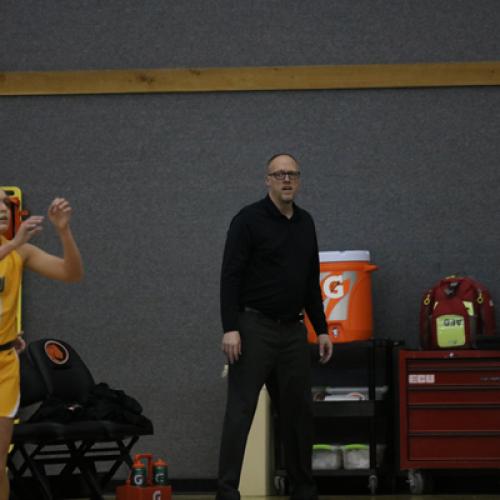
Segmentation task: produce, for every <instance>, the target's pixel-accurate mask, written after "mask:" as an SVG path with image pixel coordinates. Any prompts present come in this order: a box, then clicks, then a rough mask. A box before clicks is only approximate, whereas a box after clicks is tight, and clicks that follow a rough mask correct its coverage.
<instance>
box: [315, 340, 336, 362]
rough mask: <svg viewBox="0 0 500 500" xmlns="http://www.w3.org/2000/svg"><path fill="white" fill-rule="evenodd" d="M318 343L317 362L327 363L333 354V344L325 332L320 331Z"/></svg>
mask: <svg viewBox="0 0 500 500" xmlns="http://www.w3.org/2000/svg"><path fill="white" fill-rule="evenodd" d="M318 344H319V362H320V363H323V364H324V363H328V361H330V358H331V357H332V354H333V344H332V341H331V340H330V336H329V335H328V334H327V333H322V334H321V335H318Z"/></svg>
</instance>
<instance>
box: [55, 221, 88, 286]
mask: <svg viewBox="0 0 500 500" xmlns="http://www.w3.org/2000/svg"><path fill="white" fill-rule="evenodd" d="M58 233H59V238H60V239H61V244H62V247H63V266H64V275H65V276H64V280H65V281H80V280H81V279H82V278H83V262H82V256H81V255H80V250H79V249H78V245H77V244H76V242H75V239H74V238H73V233H72V232H71V229H70V227H69V225H68V226H66V227H65V228H64V229H59V230H58Z"/></svg>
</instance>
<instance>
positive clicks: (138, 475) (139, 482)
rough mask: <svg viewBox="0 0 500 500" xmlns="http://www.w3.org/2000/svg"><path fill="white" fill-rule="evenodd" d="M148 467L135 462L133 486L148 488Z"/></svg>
mask: <svg viewBox="0 0 500 500" xmlns="http://www.w3.org/2000/svg"><path fill="white" fill-rule="evenodd" d="M146 478H147V472H146V466H145V465H144V464H143V463H142V462H141V461H138V460H137V461H135V462H134V464H133V465H132V477H131V482H132V485H133V486H146Z"/></svg>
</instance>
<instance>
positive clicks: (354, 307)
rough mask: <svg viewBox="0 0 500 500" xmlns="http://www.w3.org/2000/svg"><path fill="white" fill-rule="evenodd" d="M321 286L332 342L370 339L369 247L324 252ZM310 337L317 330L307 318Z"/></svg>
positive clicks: (371, 265)
mask: <svg viewBox="0 0 500 500" xmlns="http://www.w3.org/2000/svg"><path fill="white" fill-rule="evenodd" d="M319 263H320V264H319V265H320V286H321V295H322V297H323V307H324V310H325V316H326V321H327V324H328V334H329V335H330V338H331V339H332V342H351V341H353V340H366V339H369V338H371V336H372V334H373V314H372V290H371V272H372V271H375V270H376V269H377V266H375V265H373V264H371V263H370V252H369V251H368V250H346V251H344V252H320V253H319ZM305 324H306V327H307V332H308V340H309V342H311V343H316V340H317V338H316V333H315V332H314V329H313V327H312V325H311V322H310V321H309V318H307V316H306V318H305Z"/></svg>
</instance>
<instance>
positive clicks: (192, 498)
mask: <svg viewBox="0 0 500 500" xmlns="http://www.w3.org/2000/svg"><path fill="white" fill-rule="evenodd" d="M173 498H174V499H178V500H213V498H214V496H213V495H174V496H173ZM341 498H342V499H344V500H374V499H375V500H417V499H421V500H494V499H496V500H498V498H500V490H499V494H498V495H493V494H487V495H421V496H417V495H380V496H379V495H376V496H370V495H329V496H320V497H319V500H338V499H341ZM114 499H115V497H114V496H108V497H106V500H114ZM281 499H282V500H287V499H288V497H270V496H268V497H250V496H245V497H242V500H281ZM82 500H84V499H82Z"/></svg>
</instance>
